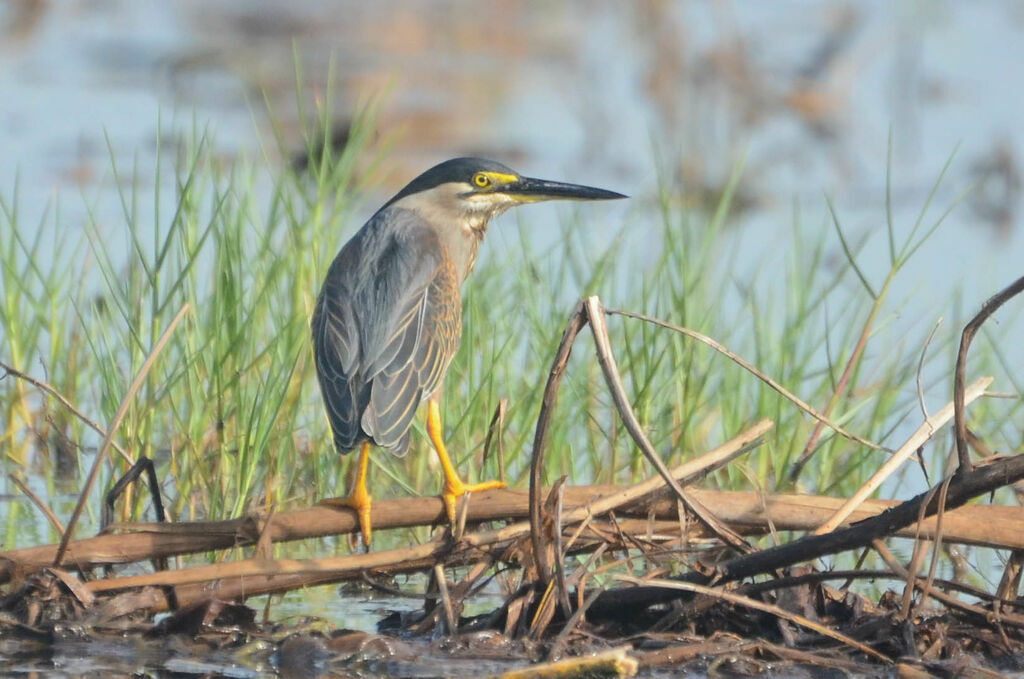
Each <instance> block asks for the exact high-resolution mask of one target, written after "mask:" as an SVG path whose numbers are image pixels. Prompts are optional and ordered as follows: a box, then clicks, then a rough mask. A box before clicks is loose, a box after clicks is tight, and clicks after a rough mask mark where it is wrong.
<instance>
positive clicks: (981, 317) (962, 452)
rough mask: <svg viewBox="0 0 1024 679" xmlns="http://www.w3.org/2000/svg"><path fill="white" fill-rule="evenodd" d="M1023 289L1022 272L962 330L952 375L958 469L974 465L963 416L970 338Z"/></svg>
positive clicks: (966, 470)
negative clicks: (968, 446)
mask: <svg viewBox="0 0 1024 679" xmlns="http://www.w3.org/2000/svg"><path fill="white" fill-rule="evenodd" d="M1022 290H1024V276H1021V277H1020V278H1018V279H1017V280H1015V281H1014V282H1013V283H1011V284H1010V285H1009V286H1007V287H1005V288H1003V289H1002V290H1001V291H1000V292H998V293H996V294H995V295H993V296H992V297H990V298H989V299H988V301H986V302H985V303H984V304H983V305H982V306H981V311H979V312H978V313H977V315H976V316H975V317H974V318H972V319H971V321H970V322H969V323H968V324H967V325H965V326H964V331H963V334H961V335H960V350H959V351H958V352H957V355H956V373H955V375H954V377H953V409H954V419H955V421H956V454H957V457H958V458H959V462H960V466H959V468H958V470H957V473H958V474H959V473H966V472H969V471H971V469H973V468H974V465H973V464H972V463H971V453H970V451H969V450H968V448H967V422H966V421H965V420H964V405H965V404H964V383H965V382H966V381H967V377H966V372H967V349H968V348H969V347H970V346H971V340H973V339H974V336H975V335H976V334H977V332H978V329H979V328H981V325H982V324H983V323H984V322H985V321H987V320H988V317H989V316H991V315H992V314H993V313H995V311H996V309H998V308H999V307H1001V306H1002V305H1003V304H1005V303H1006V302H1007V301H1008V300H1009V299H1010V298H1012V297H1014V296H1016V295H1017V294H1019V293H1020V292H1021V291H1022Z"/></svg>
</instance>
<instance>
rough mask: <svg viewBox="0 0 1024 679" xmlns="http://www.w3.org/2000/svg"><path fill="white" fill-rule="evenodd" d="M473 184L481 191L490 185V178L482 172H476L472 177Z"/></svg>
mask: <svg viewBox="0 0 1024 679" xmlns="http://www.w3.org/2000/svg"><path fill="white" fill-rule="evenodd" d="M473 183H474V184H476V185H477V186H478V187H480V188H481V189H483V188H486V187H488V186H490V185H491V178H490V177H488V176H487V175H485V174H484V173H483V172H477V173H476V174H475V175H473Z"/></svg>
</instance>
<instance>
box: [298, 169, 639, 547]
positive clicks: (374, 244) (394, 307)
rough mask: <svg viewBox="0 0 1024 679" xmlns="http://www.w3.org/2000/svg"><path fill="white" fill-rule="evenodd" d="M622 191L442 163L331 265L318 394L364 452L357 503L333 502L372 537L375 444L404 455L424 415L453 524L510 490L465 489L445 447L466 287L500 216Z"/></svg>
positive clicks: (317, 351) (324, 293)
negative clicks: (446, 399) (447, 395)
mask: <svg viewBox="0 0 1024 679" xmlns="http://www.w3.org/2000/svg"><path fill="white" fill-rule="evenodd" d="M617 198H626V196H624V195H623V194H621V193H616V192H614V191H606V190H604V189H597V188H593V187H589V186H582V185H578V184H567V183H563V182H556V181H548V180H544V179H536V178H532V177H524V176H523V175H520V174H519V173H517V172H515V171H513V170H511V169H510V168H508V167H506V166H505V165H503V164H501V163H499V162H496V161H493V160H486V159H483V158H453V159H451V160H447V161H445V162H443V163H440V164H438V165H435V166H434V167H432V168H430V169H429V170H427V171H426V172H424V173H423V174H421V175H419V176H418V177H416V178H415V179H413V180H412V181H411V182H409V183H408V184H407V185H406V186H405V187H404V188H403V189H402V190H400V191H399V192H398V193H397V194H395V195H394V196H393V197H392V198H391V199H390V200H388V201H387V202H386V203H385V204H384V205H383V206H382V207H381V208H380V209H379V210H378V211H377V212H376V213H375V214H374V215H373V216H372V217H370V219H369V220H367V222H366V223H365V224H364V225H363V226H362V228H360V229H359V231H358V232H356V234H355V235H354V236H352V238H351V239H350V240H349V241H348V242H347V243H345V244H344V245H343V246H342V247H341V250H340V251H339V252H338V254H337V256H336V257H335V258H334V261H333V262H332V263H331V265H330V267H329V268H328V270H327V274H326V276H325V278H324V281H323V285H322V287H321V289H320V293H319V295H318V296H317V302H316V307H315V309H314V312H313V319H312V322H311V330H312V335H313V353H314V362H315V365H316V372H317V377H318V381H319V384H320V392H321V395H322V397H323V401H324V406H325V409H326V411H327V419H328V421H329V423H330V428H331V433H332V435H333V442H334V447H335V449H336V450H337V451H338V452H339V453H341V454H342V455H344V454H347V453H350V452H352V451H354V450H356V449H358V450H359V460H358V466H357V467H356V471H355V479H354V483H353V484H352V487H351V489H350V492H349V495H348V496H347V497H344V498H331V499H328V500H324V503H326V504H330V505H334V506H342V507H348V508H350V509H351V510H353V511H354V512H355V513H356V518H357V520H358V523H359V531H360V534H361V536H362V539H363V544H364V546H365V547H366V548H367V549H369V547H370V542H371V539H372V526H371V522H370V507H371V496H370V494H369V491H368V490H367V486H366V478H367V469H368V464H369V454H370V449H371V447H379V448H383V449H385V450H389V451H391V452H392V453H395V454H397V455H404V454H405V452H406V451H407V450H408V448H409V440H410V428H411V426H412V423H413V419H414V416H415V414H416V412H417V410H418V409H419V407H420V406H421V405H422V404H423V403H424V402H427V427H426V429H427V435H428V437H429V438H430V441H431V443H432V444H433V448H434V450H435V452H436V453H437V456H438V458H439V460H440V463H441V468H442V470H443V472H444V485H443V487H442V492H441V498H442V500H443V503H444V507H445V511H446V513H447V516H448V520H449V521H450V522H453V521H454V519H455V506H456V502H457V500H458V499H459V498H460V497H461V496H462V495H464V494H465V493H467V492H471V491H472V492H476V491H483V490H489V489H492V488H502V487H504V486H505V484H504V483H502V482H499V481H485V482H482V483H476V484H470V483H465V482H464V481H463V480H462V478H461V477H460V476H459V474H458V472H457V471H456V469H455V465H454V464H453V462H452V458H451V455H450V454H449V453H448V450H447V448H446V447H445V444H444V440H443V437H442V433H443V426H442V421H441V411H440V406H439V402H440V395H441V393H442V383H443V381H444V377H445V373H446V372H447V370H448V367H449V365H450V364H451V361H452V358H453V357H454V356H455V353H456V351H457V350H458V347H459V341H460V339H461V335H462V296H461V288H462V284H463V282H465V280H466V278H467V277H468V276H469V274H470V273H471V272H472V271H473V267H474V264H475V263H476V259H477V253H478V252H479V249H480V245H481V242H482V241H483V238H484V235H485V234H486V232H487V227H488V224H489V223H490V221H491V219H493V218H494V217H496V216H498V215H500V214H501V213H503V212H505V211H506V210H508V209H509V208H511V207H514V206H517V205H522V204H525V203H535V202H538V201H544V200H557V199H568V200H608V199H617Z"/></svg>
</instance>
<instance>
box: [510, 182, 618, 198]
mask: <svg viewBox="0 0 1024 679" xmlns="http://www.w3.org/2000/svg"><path fill="white" fill-rule="evenodd" d="M499 192H500V193H504V194H505V195H508V196H511V197H512V198H515V199H516V200H519V201H521V202H524V203H533V202H537V201H541V200H613V199H617V198H628V197H629V196H625V195H623V194H621V193H616V192H615V191H606V190H605V189H596V188H594V187H592V186H581V185H579V184H566V183H564V182H552V181H548V180H547V179H534V178H533V177H521V178H520V179H519V181H516V182H512V183H511V184H507V185H505V186H504V187H502V188H501V189H499Z"/></svg>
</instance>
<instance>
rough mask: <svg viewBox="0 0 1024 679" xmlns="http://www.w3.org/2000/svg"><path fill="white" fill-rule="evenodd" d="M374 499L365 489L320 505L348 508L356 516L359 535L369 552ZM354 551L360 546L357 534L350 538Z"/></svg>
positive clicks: (330, 499) (324, 501) (331, 499)
mask: <svg viewBox="0 0 1024 679" xmlns="http://www.w3.org/2000/svg"><path fill="white" fill-rule="evenodd" d="M372 501H373V499H372V498H371V497H370V494H369V493H367V492H366V490H365V489H356V490H355V491H354V492H353V493H352V494H351V495H349V496H348V497H345V498H341V497H335V498H328V499H326V500H323V501H322V502H321V503H320V504H322V505H329V506H331V507H348V508H349V509H351V510H352V511H353V512H355V514H356V521H357V522H358V523H359V535H361V536H362V537H363V544H364V545H365V546H366V549H367V551H369V549H370V542H371V540H372V538H373V528H372V524H371V523H370V506H371V504H372ZM349 537H350V538H351V541H352V547H353V549H354V548H356V547H358V546H359V538H358V537H357V536H356V534H355V533H352V534H351V535H350V536H349Z"/></svg>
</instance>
